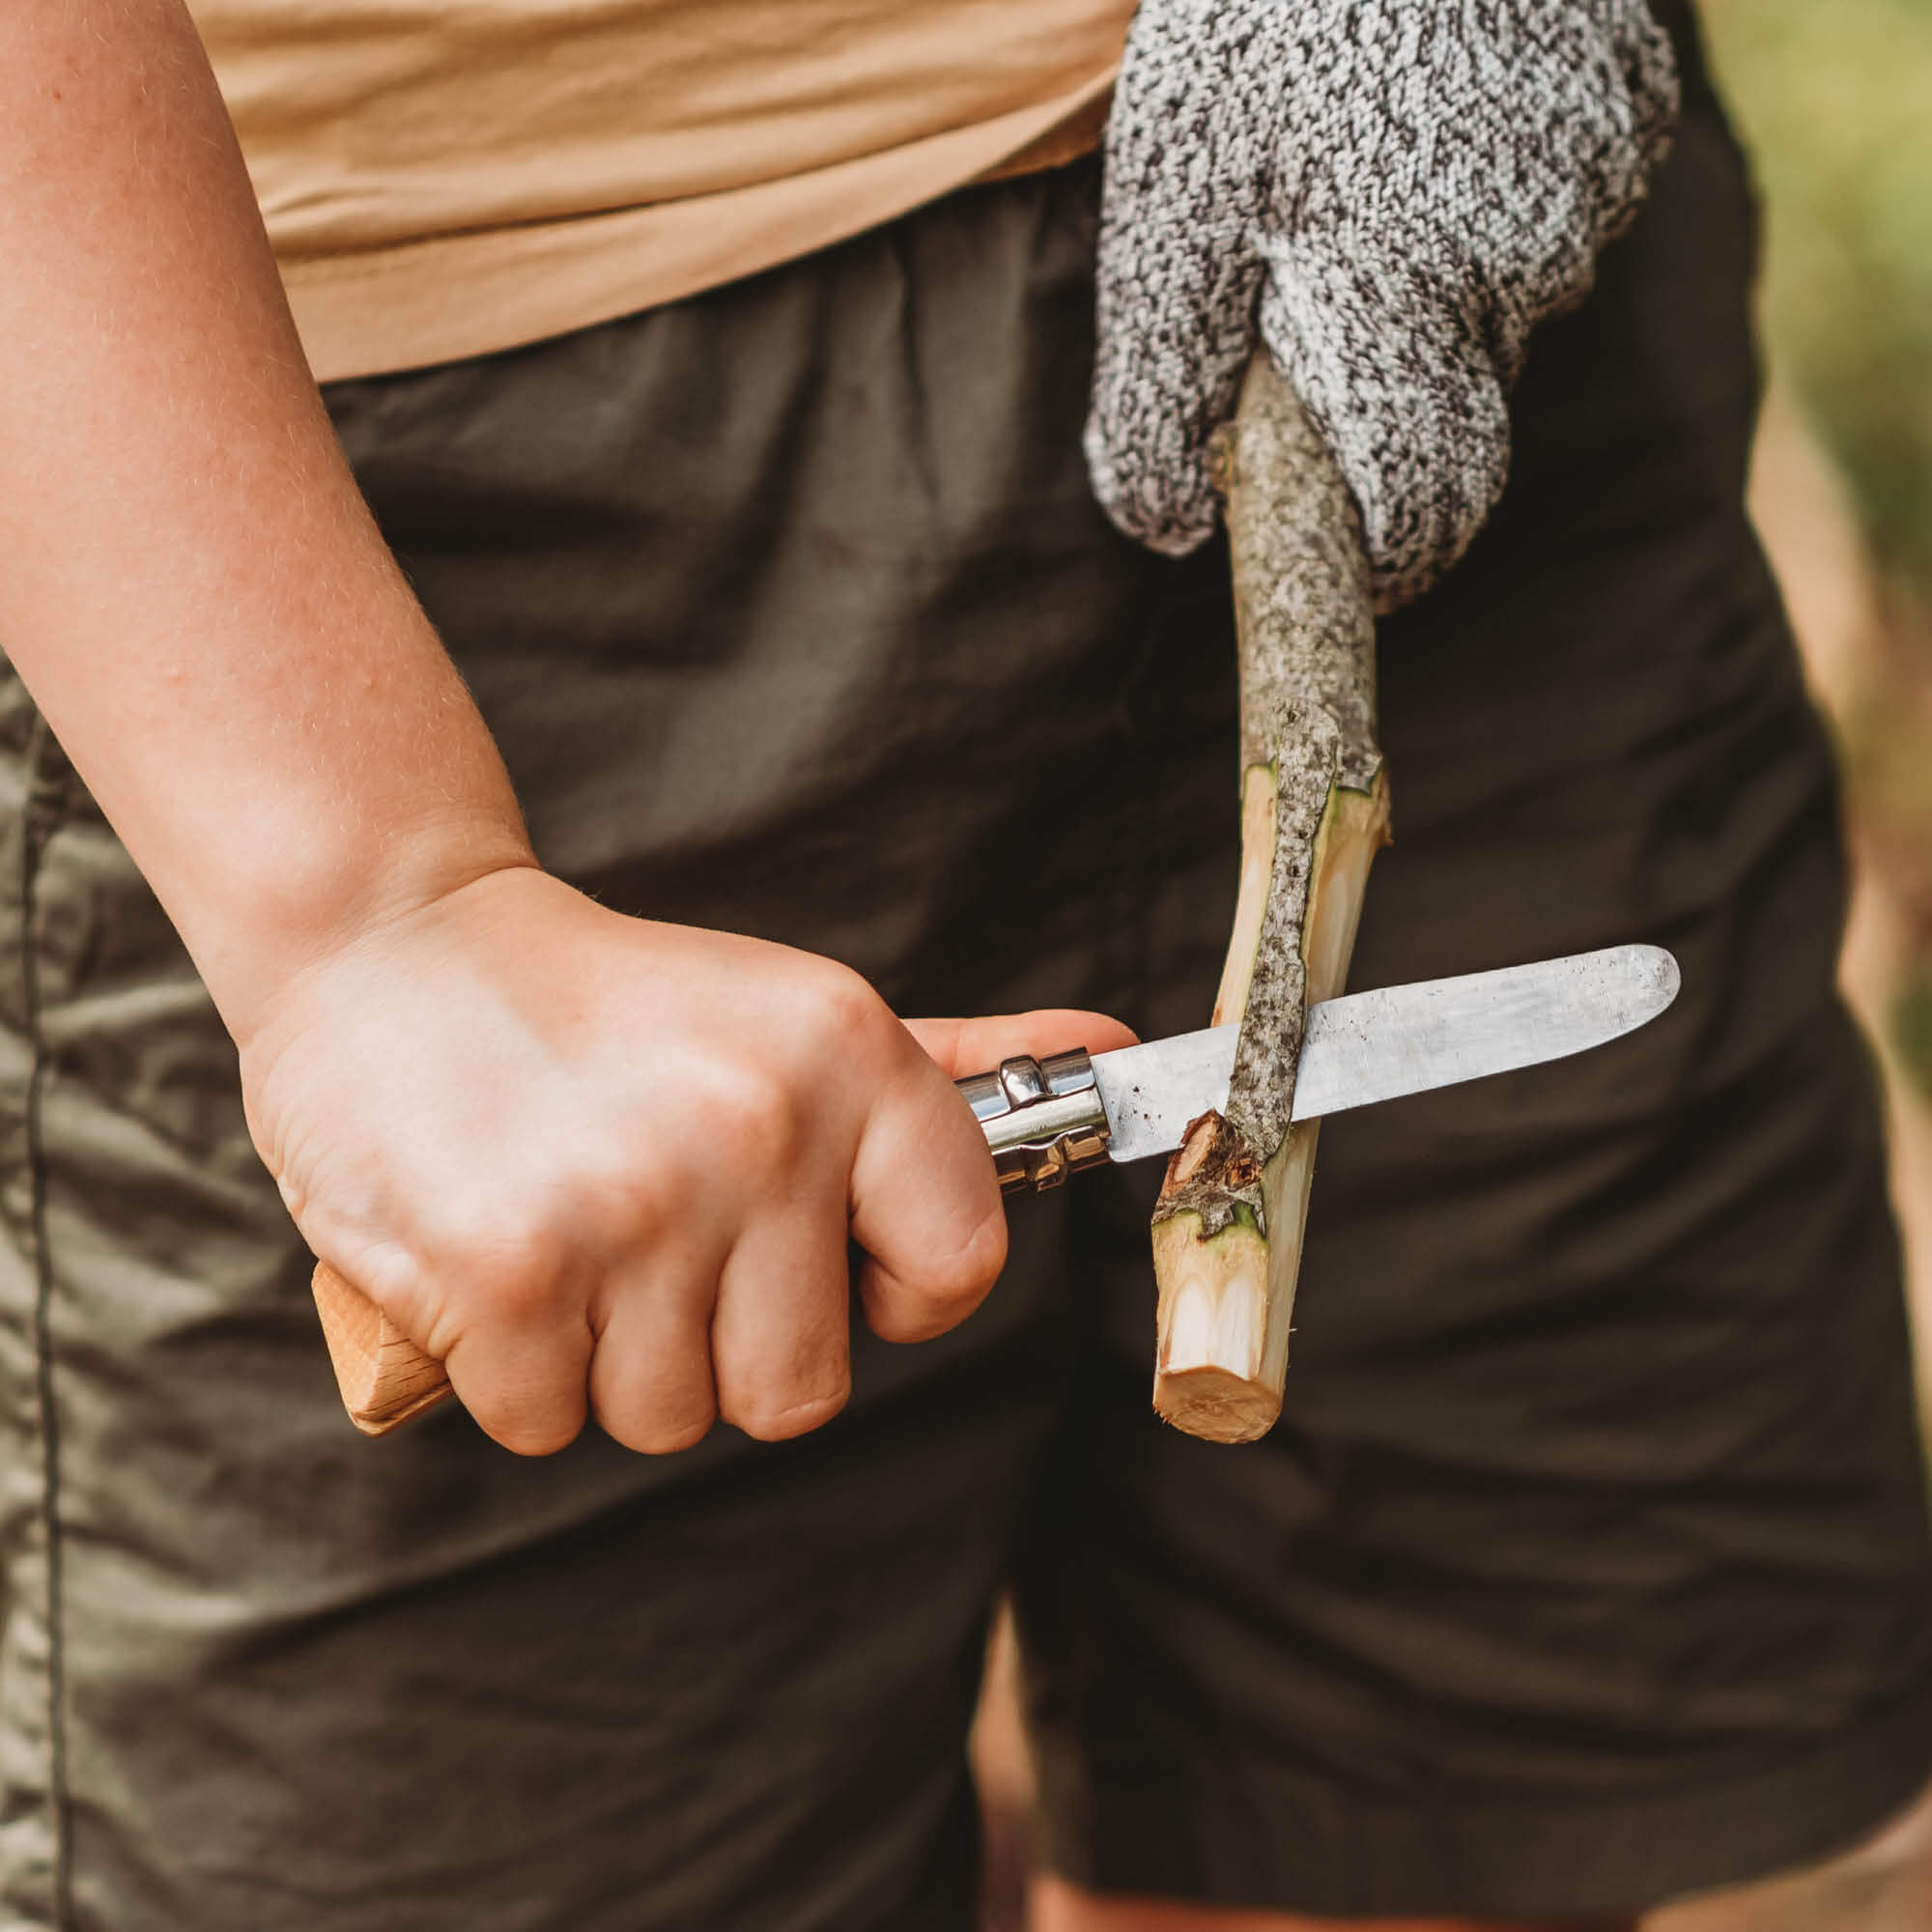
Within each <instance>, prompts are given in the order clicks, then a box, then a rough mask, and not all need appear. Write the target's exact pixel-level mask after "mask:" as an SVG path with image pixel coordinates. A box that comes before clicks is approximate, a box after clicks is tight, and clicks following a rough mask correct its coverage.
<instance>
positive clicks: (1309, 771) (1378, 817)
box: [1153, 355, 1389, 1442]
mask: <svg viewBox="0 0 1932 1932" xmlns="http://www.w3.org/2000/svg"><path fill="white" fill-rule="evenodd" d="M1221 458H1222V463H1223V482H1224V487H1225V490H1226V494H1227V522H1228V539H1229V548H1230V552H1231V554H1232V557H1233V563H1234V575H1235V618H1236V636H1237V646H1238V650H1239V654H1240V683H1241V765H1242V780H1241V880H1240V891H1239V895H1238V897H1237V899H1236V908H1235V923H1234V932H1233V936H1232V938H1231V939H1230V942H1229V948H1228V957H1227V964H1226V966H1225V968H1224V969H1223V972H1222V976H1221V989H1220V994H1219V997H1218V998H1217V999H1216V1001H1215V1007H1214V1023H1215V1024H1216V1025H1221V1024H1224V1023H1226V1022H1227V1021H1230V1020H1236V1019H1237V1020H1238V1021H1239V1022H1240V1033H1239V1035H1238V1037H1237V1044H1236V1051H1235V1072H1234V1079H1233V1082H1232V1083H1231V1086H1230V1089H1229V1094H1228V1107H1227V1112H1226V1114H1225V1115H1223V1114H1218V1113H1209V1114H1205V1115H1203V1116H1202V1117H1201V1119H1200V1120H1198V1121H1197V1122H1194V1123H1193V1125H1192V1126H1191V1127H1190V1128H1189V1130H1188V1135H1187V1139H1186V1140H1185V1142H1184V1143H1183V1144H1182V1146H1181V1147H1180V1149H1179V1151H1177V1152H1176V1154H1175V1155H1174V1157H1173V1159H1172V1160H1170V1161H1169V1163H1168V1170H1167V1179H1166V1181H1165V1183H1164V1184H1163V1186H1162V1188H1161V1195H1160V1200H1159V1202H1158V1203H1157V1205H1156V1206H1155V1208H1154V1215H1153V1265H1154V1281H1155V1285H1156V1288H1157V1291H1158V1302H1157V1307H1156V1314H1155V1323H1156V1331H1157V1344H1156V1350H1155V1359H1154V1386H1153V1406H1154V1407H1155V1408H1156V1409H1157V1410H1158V1411H1159V1412H1160V1414H1161V1415H1163V1416H1165V1417H1166V1418H1167V1420H1168V1421H1170V1422H1172V1423H1174V1424H1175V1425H1176V1426H1177V1427H1178V1428H1180V1429H1184V1430H1186V1431H1187V1432H1188V1433H1189V1434H1191V1435H1202V1436H1206V1437H1207V1438H1208V1439H1209V1440H1210V1441H1215V1442H1249V1441H1252V1440H1254V1438H1255V1437H1257V1436H1259V1435H1265V1434H1266V1433H1267V1431H1268V1430H1269V1429H1270V1428H1272V1427H1273V1425H1274V1422H1275V1418H1276V1417H1277V1416H1278V1415H1279V1414H1280V1413H1281V1397H1282V1388H1283V1385H1284V1383H1285V1382H1286V1380H1287V1377H1288V1338H1289V1324H1290V1318H1291V1316H1292V1315H1293V1308H1294V1287H1295V1279H1296V1277H1297V1275H1298V1274H1299V1272H1300V1268H1301V1246H1302V1236H1303V1230H1304V1227H1305V1224H1306V1220H1307V1213H1308V1193H1309V1187H1310V1184H1311V1182H1312V1181H1313V1179H1314V1172H1315V1145H1316V1134H1317V1129H1318V1126H1319V1124H1320V1123H1319V1122H1314V1121H1305V1122H1302V1123H1301V1124H1300V1125H1298V1126H1296V1125H1293V1123H1292V1122H1290V1119H1289V1115H1290V1112H1291V1110H1292V1108H1293V1101H1294V1068H1295V1063H1296V1061H1297V1060H1298V1059H1299V1057H1300V1053H1301V1036H1302V1028H1303V1023H1304V1019H1305V1016H1306V1012H1307V1008H1308V1003H1309V1002H1310V1001H1311V1000H1313V1001H1321V1000H1325V999H1330V998H1333V997H1334V996H1335V995H1336V994H1338V993H1340V992H1341V991H1342V988H1343V985H1344V982H1345V981H1346V980H1347V978H1348V971H1349V956H1350V952H1352V951H1353V949H1354V943H1355V926H1356V923H1357V921H1358V919H1359V917H1360V914H1361V907H1362V897H1363V894H1364V891H1365V889H1366V886H1367V883H1368V873H1369V867H1370V865H1371V863H1372V862H1373V860H1374V858H1375V855H1376V853H1377V851H1378V849H1379V848H1380V847H1381V846H1382V845H1384V844H1385V843H1386V842H1387V840H1388V836H1389V830H1388V826H1389V810H1388V782H1387V778H1386V776H1385V774H1384V772H1383V770H1382V756H1381V749H1380V747H1379V745H1378V743H1377V740H1376V694H1375V614H1374V607H1373V604H1372V602H1371V591H1370V580H1369V566H1368V558H1367V555H1366V554H1365V552H1364V550H1363V546H1362V535H1361V524H1360V520H1359V518H1358V516H1357V514H1356V510H1355V505H1354V500H1353V498H1352V497H1350V494H1349V490H1348V486H1347V485H1346V484H1345V483H1344V482H1343V481H1342V476H1341V472H1340V471H1339V470H1338V469H1336V467H1335V464H1334V460H1333V459H1332V458H1331V457H1330V456H1329V454H1328V451H1327V449H1326V447H1325V446H1324V445H1323V443H1322V441H1321V437H1320V435H1319V434H1318V433H1317V431H1316V430H1315V427H1314V425H1313V424H1312V423H1310V422H1309V420H1308V418H1307V416H1306V415H1305V413H1304V412H1303V411H1302V409H1301V405H1300V403H1299V402H1298V401H1297V400H1296V398H1295V396H1294V392H1293V390H1292V389H1291V388H1290V387H1289V385H1288V384H1287V383H1286V382H1285V381H1283V379H1282V378H1281V377H1280V376H1279V375H1277V374H1276V373H1275V370H1274V367H1273V365H1272V364H1271V363H1270V362H1269V361H1268V359H1267V357H1266V356H1265V355H1260V356H1257V357H1256V358H1255V361H1254V364H1253V365H1252V367H1251V368H1250V369H1249V371H1248V375H1247V379H1246V381H1245V383H1244V384H1243V385H1242V390H1241V403H1240V409H1239V412H1237V414H1236V420H1235V422H1234V424H1233V426H1232V427H1231V429H1230V430H1229V431H1228V433H1227V436H1226V438H1225V440H1224V442H1223V445H1222V450H1221Z"/></svg>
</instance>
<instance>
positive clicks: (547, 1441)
mask: <svg viewBox="0 0 1932 1932" xmlns="http://www.w3.org/2000/svg"><path fill="white" fill-rule="evenodd" d="M547 1299H548V1298H547ZM590 1350H591V1334H590V1329H589V1326H588V1324H587V1323H586V1322H585V1321H584V1320H583V1317H582V1309H581V1305H580V1306H579V1307H578V1308H577V1309H575V1310H573V1309H572V1308H570V1307H569V1305H568V1304H567V1303H565V1302H563V1301H561V1300H560V1299H559V1300H558V1301H557V1302H556V1303H555V1316H554V1318H550V1317H547V1316H546V1315H545V1314H544V1313H542V1312H539V1313H537V1314H535V1315H534V1316H533V1317H532V1316H524V1317H522V1318H512V1319H509V1320H497V1321H488V1320H486V1321H479V1322H477V1323H476V1325H475V1326H474V1327H472V1328H470V1329H469V1330H468V1331H467V1332H466V1333H465V1334H464V1335H463V1336H462V1337H461V1339H459V1340H458V1341H457V1342H456V1343H455V1344H454V1345H453V1346H452V1347H451V1348H450V1349H449V1351H448V1352H447V1354H445V1355H444V1356H443V1358H442V1365H443V1369H444V1371H445V1373H446V1374H447V1375H448V1377H449V1381H450V1386H451V1387H452V1388H454V1389H455V1391H456V1395H457V1400H458V1401H459V1402H461V1403H462V1404H463V1406H464V1407H465V1408H467V1409H468V1410H469V1413H470V1414H471V1415H472V1416H473V1417H474V1418H475V1420H476V1424H477V1426H478V1428H480V1429H481V1430H482V1431H483V1433H484V1434H485V1435H489V1436H491V1437H493V1438H494V1439H495V1440H496V1441H497V1442H500V1443H501V1444H502V1445H503V1447H504V1448H505V1449H513V1450H515V1451H516V1453H517V1454H518V1455H520V1456H550V1455H554V1454H555V1452H556V1451H557V1450H559V1449H563V1448H567V1447H568V1446H569V1445H570V1444H571V1443H572V1442H574V1441H575V1440H576V1439H577V1436H578V1434H579V1432H580V1431H581V1430H582V1427H583V1418H584V1413H585V1407H586V1394H585V1383H586V1379H587V1377H588V1373H589V1367H590ZM431 1352H432V1353H434V1352H435V1351H434V1350H433V1349H432V1350H431Z"/></svg>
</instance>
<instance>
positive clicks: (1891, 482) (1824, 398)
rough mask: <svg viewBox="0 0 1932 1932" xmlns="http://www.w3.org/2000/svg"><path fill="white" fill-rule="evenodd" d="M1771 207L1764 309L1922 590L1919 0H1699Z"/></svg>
mask: <svg viewBox="0 0 1932 1932" xmlns="http://www.w3.org/2000/svg"><path fill="white" fill-rule="evenodd" d="M1704 12H1705V16H1706V25H1707V28H1708V30H1709V34H1710V39H1711V43H1712V52H1713V55H1714V60H1715V65H1716V67H1717V70H1718V73H1719V83H1720V85H1721V86H1722V88H1723V91H1724V94H1725V98H1726V100H1727V102H1728V104H1729V106H1730V108H1731V110H1732V113H1733V115H1734V116H1735V118H1736V120H1737V121H1738V123H1739V125H1740V128H1741V131H1742V132H1743V134H1744V136H1745V139H1746V143H1747V147H1748V148H1749V150H1750V152H1751V158H1752V162H1753V164H1754V166H1755V168H1756V171H1757V174H1758V178H1759V182H1760V185H1762V187H1763V189H1764V191H1765V196H1766V200H1767V202H1768V204H1769V208H1770V253H1769V257H1768V262H1767V268H1768V271H1769V272H1768V277H1767V282H1766V288H1765V318H1766V322H1767V325H1768V327H1769V329H1770V333H1771V336H1772V340H1773V344H1774V347H1775V350H1776V353H1777V354H1778V355H1779V356H1780V358H1781V361H1782V365H1783V366H1784V367H1785V369H1786V370H1787V371H1788V373H1789V374H1790V375H1791V376H1792V377H1793V379H1794V380H1795V381H1796V383H1797V384H1798V386H1799V388H1800V389H1801V391H1802V392H1803V394H1804V398H1805V401H1806V403H1807V405H1808V407H1809V410H1810V412H1811V413H1812V415H1813V416H1814V418H1815V420H1816V421H1817V423H1818V426H1819V428H1820V430H1821V431H1822V433H1823V434H1824V436H1825V438H1826V440H1827V441H1828V442H1829V443H1830V444H1831V446H1832V449H1833V454H1834V455H1835V456H1836V457H1837V459H1838V461H1839V462H1840V463H1841V464H1842V465H1843V466H1844V469H1845V471H1846V474H1847V475H1848V477H1849V478H1850V480H1851V483H1852V487H1853V489H1854V491H1855V493H1856V495H1857V497H1858V501H1859V505H1860V508H1861V512H1862V515H1863V517H1864V520H1865V524H1866V526H1867V529H1868V531H1869V534H1870V537H1871V540H1872V543H1873V546H1874V549H1875V551H1876V554H1877V555H1878V556H1879V558H1880V560H1881V562H1882V563H1884V564H1885V565H1886V566H1888V568H1889V570H1890V571H1892V572H1895V573H1897V574H1899V575H1901V576H1903V577H1904V578H1905V579H1906V581H1907V582H1911V583H1912V584H1914V586H1915V587H1916V588H1917V589H1918V593H1919V595H1920V597H1921V599H1925V600H1927V601H1932V0H1706V5H1705V9H1704Z"/></svg>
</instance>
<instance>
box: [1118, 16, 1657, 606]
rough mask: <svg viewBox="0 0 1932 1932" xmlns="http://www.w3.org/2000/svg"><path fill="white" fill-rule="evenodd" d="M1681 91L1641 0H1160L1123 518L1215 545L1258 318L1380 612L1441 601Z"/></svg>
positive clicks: (1126, 525) (1124, 151)
mask: <svg viewBox="0 0 1932 1932" xmlns="http://www.w3.org/2000/svg"><path fill="white" fill-rule="evenodd" d="M1676 108H1677V69H1676V62H1675V59H1674V57H1673V54H1672V51H1671V46H1670V42H1669V39H1668V38H1667V36H1666V35H1665V34H1664V32H1663V30H1662V28H1661V27H1659V26H1658V24H1657V23H1656V21H1654V20H1653V19H1652V18H1651V16H1650V14H1649V13H1648V12H1647V11H1646V9H1645V7H1644V6H1643V5H1642V4H1641V0H1141V8H1140V12H1139V13H1138V14H1136V15H1135V16H1134V22H1133V26H1132V28H1131V30H1130V31H1129V33H1128V36H1127V50H1126V60H1125V64H1124V65H1123V67H1122V70H1121V78H1120V84H1119V86H1118V88H1117V89H1116V91H1115V97H1114V108H1113V115H1112V118H1111V120H1110V121H1109V123H1108V128H1107V150H1106V179H1105V189H1104V193H1103V198H1102V203H1101V216H1100V244H1099V359H1098V363H1097V366H1096V369H1095V373H1094V402H1093V412H1092V414H1091V415H1090V416H1089V418H1088V423H1087V444H1086V446H1087V461H1088V467H1089V469H1091V471H1092V473H1093V478H1094V492H1095V494H1096V495H1097V496H1098V497H1099V499H1100V501H1101V503H1102V504H1103V505H1104V506H1105V508H1106V510H1107V513H1108V514H1109V515H1110V516H1111V517H1112V518H1113V520H1114V521H1115V522H1116V523H1117V524H1118V525H1120V526H1121V527H1122V529H1123V530H1125V531H1126V532H1127V534H1128V535H1130V536H1134V537H1138V538H1139V539H1141V541H1143V542H1144V543H1147V544H1150V545H1151V546H1152V547H1153V548H1154V549H1156V550H1161V551H1167V552H1170V553H1179V552H1182V551H1187V550H1191V549H1193V548H1194V546H1195V545H1197V544H1199V543H1200V542H1201V541H1202V540H1203V539H1204V538H1205V537H1207V535H1208V532H1209V531H1210V530H1211V529H1212V528H1213V526H1214V519H1215V514H1216V508H1217V505H1216V499H1215V495H1214V490H1213V487H1212V485H1211V483H1210V481H1209V478H1208V440H1209V438H1210V436H1211V435H1212V433H1213V431H1214V429H1215V428H1216V426H1217V425H1218V424H1220V423H1221V422H1223V421H1225V420H1226V418H1227V416H1228V415H1229V413H1230V412H1231V411H1232V410H1233V408H1234V403H1235V393H1236V384H1238V382H1239V379H1240V374H1241V371H1242V369H1243V368H1244V367H1245V366H1246V363H1247V360H1248V357H1249V355H1250V354H1251V352H1252V350H1253V347H1254V339H1255V334H1256V330H1257V327H1259V330H1260V334H1261V337H1262V339H1263V340H1264V342H1265V343H1266V344H1267V346H1268V349H1269V350H1270V351H1271V352H1272V354H1273V356H1274V359H1275V362H1276V363H1277V365H1278V366H1279V367H1280V369H1281V370H1282V373H1283V374H1284V375H1286V376H1287V377H1288V379H1289V381H1290V382H1291V383H1292V384H1293V385H1294V387H1295V389H1296V391H1297V392H1298V393H1299V395H1300V396H1301V399H1302V401H1303V403H1304V404H1305V405H1306V406H1307V408H1308V410H1309V412H1310V413H1311V415H1312V416H1313V417H1314V419H1315V421H1316V423H1317V425H1318V426H1319V427H1320V428H1321V432H1322V434H1323V435H1324V436H1325V437H1326V438H1327V440H1328V443H1329V446H1330V448H1332V449H1333V450H1334V452H1335V454H1336V457H1337V459H1338V460H1339V462H1340V464H1341V467H1342V473H1343V474H1344V475H1345V476H1346V477H1347V478H1348V480H1349V484H1350V488H1351V490H1352V491H1353V492H1354V496H1355V500H1356V503H1357V504H1358V505H1359V507H1360V509H1361V512H1362V521H1363V524H1364V526H1365V528H1366V531H1367V535H1368V544H1369V554H1370V556H1371V559H1372V560H1373V563H1374V566H1375V578H1376V599H1377V608H1378V610H1382V611H1389V610H1393V609H1394V608H1395V607H1396V606H1397V605H1399V604H1403V603H1405V602H1406V601H1407V600H1408V599H1409V598H1411V597H1414V596H1416V595H1418V594H1419V593H1420V592H1421V591H1423V590H1425V589H1426V588H1427V587H1428V586H1429V585H1430V584H1431V583H1432V582H1435V579H1436V578H1437V577H1439V576H1440V575H1441V574H1442V573H1443V572H1444V571H1445V570H1447V569H1448V567H1449V566H1450V565H1451V564H1452V563H1454V562H1455V561H1456V559H1457V558H1458V557H1459V556H1461V555H1462V554H1463V551H1464V550H1465V549H1466V548H1467V547H1468V544H1469V541H1470V539H1471V538H1472V537H1473V536H1474V535H1475V533H1476V531H1477V529H1478V527H1479V526H1481V524H1482V522H1483V519H1484V518H1485V517H1486V516H1488V514H1489V512H1490V510H1491V508H1492V505H1493V504H1494V502H1495V500H1496V497H1498V496H1499V495H1500V494H1501V492H1502V487H1503V478H1504V474H1505V472H1506V470H1507V468H1508V462H1509V415H1508V410H1507V407H1506V404H1505V400H1504V398H1505V394H1506V391H1507V390H1508V388H1509V385H1510V384H1511V383H1512V382H1513V381H1514V380H1515V377H1516V374H1517V371H1518V369H1519V367H1520V364H1521V361H1522V354H1523V344H1524V340H1525V338H1526V337H1527V335H1528V333H1529V330H1530V327H1531V326H1532V325H1533V324H1534V323H1535V322H1536V321H1537V320H1538V319H1539V318H1540V317H1542V316H1544V315H1547V314H1548V313H1549V312H1550V311H1551V310H1554V309H1557V308H1561V307H1563V306H1565V305H1566V304H1569V303H1573V302H1575V301H1577V299H1578V298H1580V297H1581V296H1582V295H1583V293H1584V292H1585V291H1586V290H1587V289H1588V287H1589V285H1590V281H1591V277H1592V273H1593V270H1594V264H1595V258H1596V254H1597V250H1598V249H1599V248H1600V247H1601V246H1602V245H1603V243H1604V242H1605V241H1606V240H1608V239H1609V237H1610V236H1611V235H1613V234H1614V233H1615V232H1616V231H1617V229H1618V228H1619V227H1621V226H1622V225H1623V224H1624V223H1625V222H1626V221H1627V220H1628V219H1629V218H1630V216H1631V215H1632V213H1634V210H1635V208H1636V205H1637V203H1638V201H1639V200H1640V199H1641V197H1642V195H1643V191H1644V188H1645V185H1646V183H1647V180H1648V176H1649V173H1650V171H1651V169H1652V168H1653V167H1654V166H1655V165H1656V163H1657V162H1658V160H1659V159H1660V158H1661V157H1662V153H1663V150H1664V148H1665V146H1666V145H1667V143H1668V139H1669V130H1670V126H1671V123H1672V120H1673V118H1674V116H1675V113H1676Z"/></svg>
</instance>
